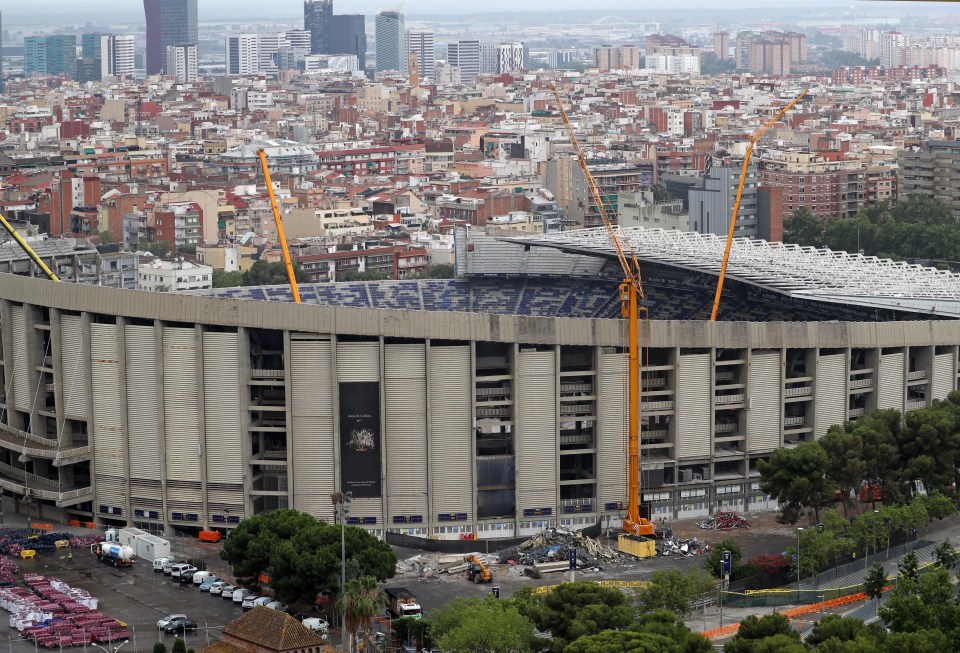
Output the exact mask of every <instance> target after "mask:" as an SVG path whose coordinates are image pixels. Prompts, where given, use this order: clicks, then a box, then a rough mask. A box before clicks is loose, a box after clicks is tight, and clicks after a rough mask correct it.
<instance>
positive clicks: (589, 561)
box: [500, 528, 620, 571]
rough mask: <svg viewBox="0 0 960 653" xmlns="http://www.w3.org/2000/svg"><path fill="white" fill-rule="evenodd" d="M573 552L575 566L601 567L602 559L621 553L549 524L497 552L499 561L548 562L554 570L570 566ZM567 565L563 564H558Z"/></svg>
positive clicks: (534, 564)
mask: <svg viewBox="0 0 960 653" xmlns="http://www.w3.org/2000/svg"><path fill="white" fill-rule="evenodd" d="M571 552H576V562H577V568H578V569H583V568H597V569H601V568H602V564H603V563H604V562H609V561H613V560H616V559H618V558H619V557H620V554H619V553H618V552H617V551H615V550H613V549H611V548H609V547H606V546H604V545H603V544H601V543H600V542H598V541H597V540H595V539H593V538H591V537H588V536H587V535H584V534H583V531H570V530H567V529H564V528H548V529H546V530H544V531H541V532H540V533H538V534H537V535H535V536H533V537H532V538H530V539H529V540H527V541H526V542H524V543H523V544H520V545H519V546H517V547H515V548H510V549H505V550H503V551H501V552H500V562H501V563H506V562H510V561H514V562H516V563H517V564H521V565H528V566H530V565H533V566H539V565H543V564H549V565H550V566H551V568H550V569H543V570H541V571H556V570H558V569H561V568H569V564H570V563H569V561H570V554H571ZM561 565H566V567H561Z"/></svg>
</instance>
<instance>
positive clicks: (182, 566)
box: [170, 562, 197, 578]
mask: <svg viewBox="0 0 960 653" xmlns="http://www.w3.org/2000/svg"><path fill="white" fill-rule="evenodd" d="M190 566H191V565H188V564H187V563H185V562H181V563H179V564H176V565H171V566H170V577H171V578H180V574H181V573H182V572H183V571H184V570H186V569H190ZM193 570H194V571H196V570H197V568H196V567H194V568H193Z"/></svg>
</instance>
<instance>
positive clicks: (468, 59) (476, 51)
mask: <svg viewBox="0 0 960 653" xmlns="http://www.w3.org/2000/svg"><path fill="white" fill-rule="evenodd" d="M447 62H448V63H449V64H450V65H451V66H454V67H456V68H459V69H460V83H461V84H469V83H470V82H472V81H473V78H474V77H476V76H477V75H479V74H480V41H454V42H453V43H450V44H448V45H447Z"/></svg>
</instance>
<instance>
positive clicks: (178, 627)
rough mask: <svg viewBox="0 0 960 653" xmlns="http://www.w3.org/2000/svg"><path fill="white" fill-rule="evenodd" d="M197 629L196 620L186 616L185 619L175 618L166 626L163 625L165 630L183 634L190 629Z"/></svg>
mask: <svg viewBox="0 0 960 653" xmlns="http://www.w3.org/2000/svg"><path fill="white" fill-rule="evenodd" d="M196 629H197V622H196V621H194V620H193V619H187V618H186V617H184V618H183V619H174V620H173V621H171V622H170V623H168V624H167V625H166V626H164V627H163V632H165V633H179V634H183V633H186V632H187V631H188V630H196Z"/></svg>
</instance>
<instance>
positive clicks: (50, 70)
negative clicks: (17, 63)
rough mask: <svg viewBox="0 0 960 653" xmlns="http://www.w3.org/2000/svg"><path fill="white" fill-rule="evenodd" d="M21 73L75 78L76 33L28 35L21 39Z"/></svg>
mask: <svg viewBox="0 0 960 653" xmlns="http://www.w3.org/2000/svg"><path fill="white" fill-rule="evenodd" d="M23 74H24V75H27V76H30V75H66V76H68V77H69V78H70V79H76V78H77V37H76V35H74V34H56V35H52V36H28V37H26V38H25V39H23Z"/></svg>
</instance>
